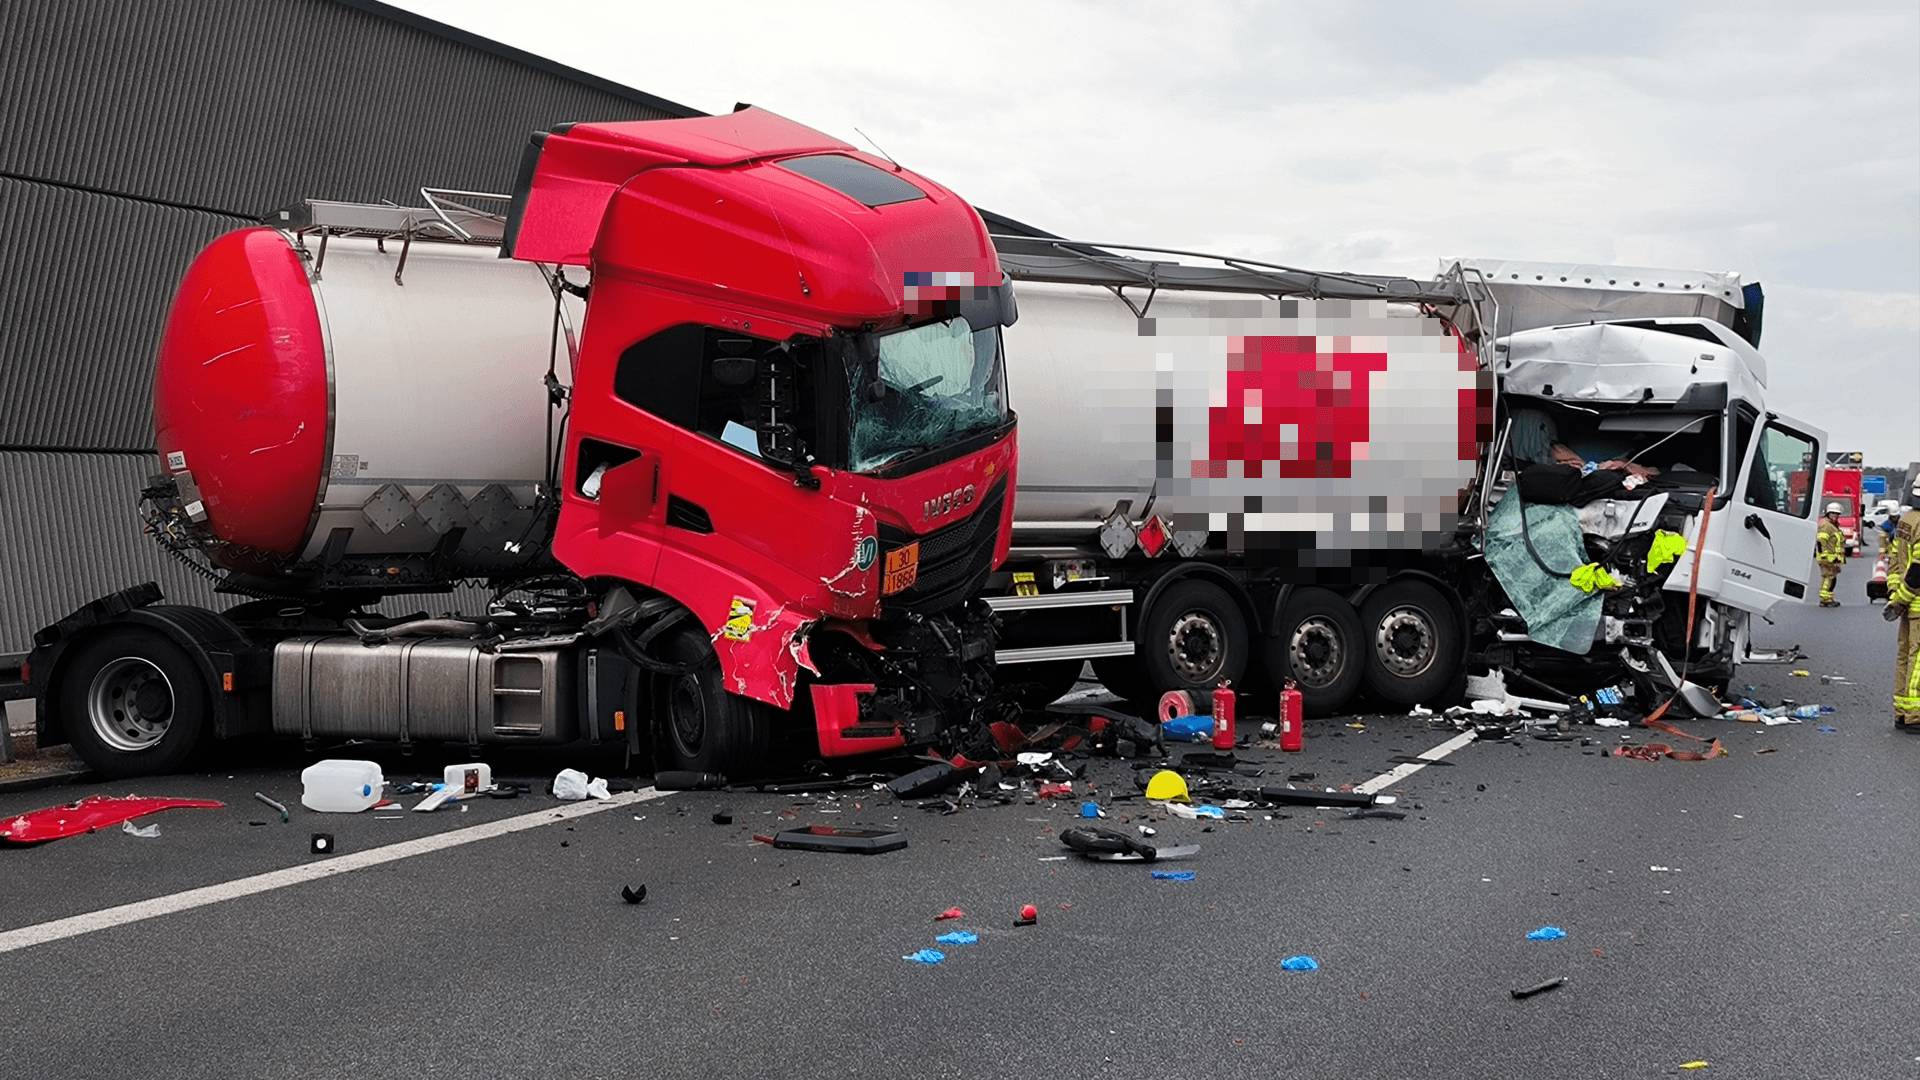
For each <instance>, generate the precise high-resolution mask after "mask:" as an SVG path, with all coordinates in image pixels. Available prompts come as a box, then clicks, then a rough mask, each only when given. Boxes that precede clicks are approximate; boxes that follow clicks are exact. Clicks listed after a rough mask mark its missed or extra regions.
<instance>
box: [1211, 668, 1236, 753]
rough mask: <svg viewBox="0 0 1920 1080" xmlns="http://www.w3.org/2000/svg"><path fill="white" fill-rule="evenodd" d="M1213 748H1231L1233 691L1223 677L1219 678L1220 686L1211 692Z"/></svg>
mask: <svg viewBox="0 0 1920 1080" xmlns="http://www.w3.org/2000/svg"><path fill="white" fill-rule="evenodd" d="M1213 748H1214V749H1215V750H1231V749H1233V691H1232V690H1231V689H1229V688H1228V686H1227V680H1225V679H1222V680H1220V688H1219V689H1218V690H1215V691H1214V692H1213Z"/></svg>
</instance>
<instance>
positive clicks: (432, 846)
mask: <svg viewBox="0 0 1920 1080" xmlns="http://www.w3.org/2000/svg"><path fill="white" fill-rule="evenodd" d="M671 794H673V792H671V791H659V790H656V789H654V788H642V789H640V790H639V791H633V792H622V793H621V794H619V795H615V796H614V797H613V798H611V799H590V800H588V801H586V802H583V803H574V804H572V805H570V806H562V807H560V808H559V809H557V810H551V809H549V810H538V811H535V812H534V813H531V814H520V815H518V816H516V817H510V818H503V819H501V820H499V821H489V822H487V823H486V824H485V825H475V826H473V827H471V828H467V829H456V830H454V831H453V832H445V833H440V834H439V835H437V836H423V837H421V838H420V839H418V840H403V841H401V842H400V843H397V844H388V845H387V846H385V847H377V848H373V849H371V850H369V851H356V852H353V853H352V854H349V855H334V856H328V857H326V858H321V859H318V861H315V862H310V863H305V864H303V865H300V866H291V867H288V868H287V869H285V870H274V871H270V872H268V873H265V874H255V875H254V876H252V877H245V878H240V879H238V880H235V881H226V882H222V883H220V884H218V885H206V886H202V887H201V888H198V889H188V890H187V891H185V892H178V893H174V894H172V895H171V896H156V897H154V898H153V899H151V900H141V901H138V902H135V903H132V904H122V905H120V906H119V907H111V908H104V909H102V910H100V911H90V912H88V913H86V914H84V915H72V916H69V917H67V918H64V919H55V920H53V921H52V922H44V923H39V924H36V925H34V926H23V927H20V928H19V929H17V930H7V931H4V932H0V953H8V952H12V951H14V950H15V949H25V948H29V947H31V946H34V945H42V944H45V943H46V942H49V941H60V940H62V939H65V938H70V937H78V936H80V935H81V934H91V933H93V932H94V931H96V930H106V929H110V928H112V927H115V926H125V925H127V924H128V923H135V922H140V921H141V920H143V919H154V918H158V917H160V916H162V915H171V914H174V913H175V912H179V911H189V910H192V909H193V908H197V907H205V906H207V905H208V904H218V903H220V902H221V901H223V900H236V899H238V898H240V897H242V896H252V895H253V894H255V893H263V892H269V891H271V890H273V889H284V888H286V887H287V886H289V885H300V884H303V883H305V882H309V881H319V880H321V879H322V878H329V877H334V876H336V875H339V874H349V873H352V872H353V871H355V870H365V869H366V868H367V867H369V866H380V865H382V864H384V863H390V862H395V861H398V860H400V859H410V858H412V857H414V856H415V855H427V854H430V853H432V852H435V851H445V850H446V849H448V848H455V847H459V846H461V845H462V844H471V843H475V842H476V841H480V840H491V839H493V838H494V837H496V836H506V835H508V834H510V833H517V832H522V831H524V830H527V829H534V828H538V827H540V826H542V825H551V824H553V823H555V822H560V821H571V820H573V819H574V818H582V817H586V816H587V815H588V814H597V813H600V812H601V811H603V810H617V809H619V808H620V807H623V806H632V805H634V804H636V803H643V802H650V801H652V800H654V799H663V798H665V797H667V796H668V795H671Z"/></svg>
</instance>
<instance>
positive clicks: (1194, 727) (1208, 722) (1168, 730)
mask: <svg viewBox="0 0 1920 1080" xmlns="http://www.w3.org/2000/svg"><path fill="white" fill-rule="evenodd" d="M1160 730H1161V732H1162V733H1164V734H1165V735H1166V737H1167V738H1169V739H1174V740H1176V741H1179V742H1200V741H1202V740H1207V739H1211V738H1213V717H1211V716H1176V717H1174V718H1173V719H1171V720H1169V721H1167V722H1166V723H1164V724H1161V725H1160Z"/></svg>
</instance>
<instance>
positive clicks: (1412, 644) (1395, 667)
mask: <svg viewBox="0 0 1920 1080" xmlns="http://www.w3.org/2000/svg"><path fill="white" fill-rule="evenodd" d="M1436 642H1437V638H1436V636H1435V634H1434V627H1433V622H1432V620H1431V619H1429V618H1428V617H1427V613H1426V612H1425V611H1422V610H1421V609H1419V608H1417V607H1397V608H1394V609H1393V610H1392V611H1389V612H1387V613H1386V615H1385V616H1383V617H1382V618H1381V619H1380V625H1379V627H1378V628H1376V629H1375V631H1374V650H1375V651H1376V652H1377V653H1379V655H1380V663H1381V665H1382V666H1383V667H1385V668H1386V669H1387V670H1388V671H1389V672H1391V673H1392V674H1393V675H1394V676H1395V677H1397V678H1402V679H1412V678H1416V677H1418V676H1419V675H1421V674H1424V673H1425V672H1426V670H1427V669H1428V668H1430V667H1432V666H1433V662H1434V659H1435V656H1436Z"/></svg>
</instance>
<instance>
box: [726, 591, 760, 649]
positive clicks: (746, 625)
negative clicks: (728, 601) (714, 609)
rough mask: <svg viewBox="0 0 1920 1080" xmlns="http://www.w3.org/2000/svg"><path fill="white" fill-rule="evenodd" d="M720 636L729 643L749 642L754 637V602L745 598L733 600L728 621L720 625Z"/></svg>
mask: <svg viewBox="0 0 1920 1080" xmlns="http://www.w3.org/2000/svg"><path fill="white" fill-rule="evenodd" d="M720 636H721V637H724V638H726V639H727V640H728V641H747V640H749V639H751V638H752V637H753V601H751V600H749V599H747V598H746V597H744V596H736V597H734V598H733V606H732V607H729V608H728V609H727V621H726V622H724V623H721V624H720Z"/></svg>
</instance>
